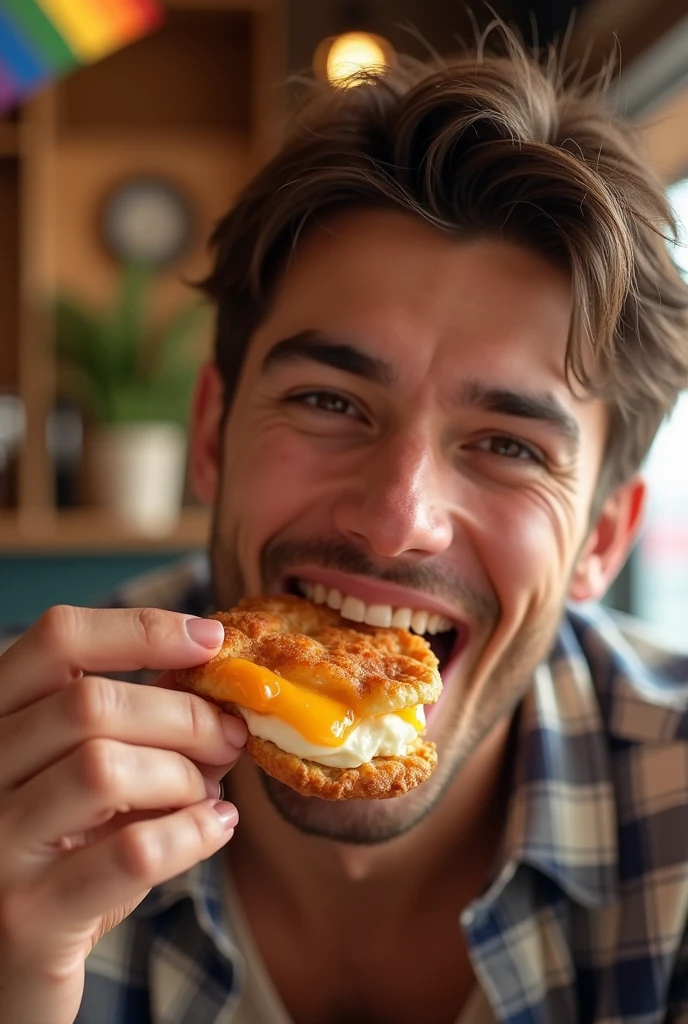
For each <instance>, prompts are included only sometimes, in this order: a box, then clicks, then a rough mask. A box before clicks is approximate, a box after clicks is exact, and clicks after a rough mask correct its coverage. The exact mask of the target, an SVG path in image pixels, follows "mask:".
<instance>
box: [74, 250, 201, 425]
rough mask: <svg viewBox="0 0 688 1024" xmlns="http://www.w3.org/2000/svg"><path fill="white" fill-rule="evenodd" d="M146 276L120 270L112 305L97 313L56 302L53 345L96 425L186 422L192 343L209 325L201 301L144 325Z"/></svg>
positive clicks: (192, 372)
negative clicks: (161, 320)
mask: <svg viewBox="0 0 688 1024" xmlns="http://www.w3.org/2000/svg"><path fill="white" fill-rule="evenodd" d="M152 281H153V277H152V272H151V270H150V269H148V268H145V267H141V266H136V265H132V266H127V267H124V268H123V269H122V273H121V276H120V280H119V284H118V289H117V293H116V295H115V299H114V301H113V302H112V304H111V305H110V306H109V307H108V308H106V309H105V310H104V311H103V312H102V313H98V312H95V311H92V310H90V309H88V308H87V307H85V306H81V305H79V304H78V303H77V302H76V301H74V300H72V299H70V298H68V297H66V296H60V297H59V298H58V299H57V301H56V304H55V327H56V335H55V344H56V351H57V354H58V359H59V362H60V365H61V367H62V370H63V371H64V372H63V373H62V376H63V379H66V380H67V382H68V388H69V390H70V392H71V394H72V396H73V397H74V398H75V399H76V400H77V401H78V402H79V403H80V404H81V405H82V406H83V407H84V409H85V410H87V411H88V412H89V413H90V414H91V415H93V416H94V417H95V418H96V419H97V420H99V421H100V422H108V423H113V422H117V423H122V422H131V421H154V420H158V421H161V420H162V421H165V422H174V423H180V424H182V425H183V424H185V422H186V418H187V414H188V409H189V403H190V399H191V392H192V389H193V385H194V380H195V376H196V367H197V363H198V359H197V357H196V355H195V353H194V352H193V346H192V341H193V339H194V336H195V335H196V334H197V332H198V331H199V330H200V329H201V328H202V326H203V325H204V323H206V322H207V320H208V316H209V311H208V309H207V307H204V306H203V305H202V304H200V303H193V304H191V305H187V306H184V307H183V308H182V309H180V310H177V311H176V312H175V313H174V314H173V315H172V316H170V317H169V318H168V320H167V321H166V322H164V323H163V324H162V325H160V326H158V325H155V324H150V323H149V322H148V300H149V296H150V293H151V287H152Z"/></svg>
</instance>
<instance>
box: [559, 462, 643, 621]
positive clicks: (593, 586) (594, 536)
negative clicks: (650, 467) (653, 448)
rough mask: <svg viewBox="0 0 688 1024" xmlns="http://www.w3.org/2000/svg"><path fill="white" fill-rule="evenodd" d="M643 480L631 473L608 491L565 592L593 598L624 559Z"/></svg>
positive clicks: (637, 519) (634, 527)
mask: <svg viewBox="0 0 688 1024" xmlns="http://www.w3.org/2000/svg"><path fill="white" fill-rule="evenodd" d="M644 503H645V483H644V482H643V480H642V479H641V478H640V477H639V476H635V477H633V478H632V479H631V480H628V481H627V482H626V483H624V484H622V485H621V486H620V487H618V488H617V489H616V490H615V491H613V492H612V494H610V495H609V497H608V498H607V500H606V501H605V503H604V505H603V506H602V510H601V512H600V514H599V516H598V518H597V521H596V522H595V524H594V525H593V527H592V529H591V530H590V533H589V535H588V537H587V539H586V541H585V544H584V545H583V549H582V551H581V552H580V554H579V556H578V562H577V563H576V567H575V569H574V572H573V576H572V578H571V584H570V587H569V596H570V597H571V598H572V599H573V600H574V601H596V600H598V599H599V598H601V597H602V596H603V595H604V594H605V593H606V591H607V589H608V588H609V586H610V585H611V583H612V581H613V580H614V578H615V576H616V575H617V573H619V572H620V571H621V568H622V566H623V564H624V562H625V561H626V558H627V556H628V553H629V551H630V550H631V548H632V546H633V542H634V540H635V538H636V535H637V533H638V529H639V527H640V524H641V522H642V513H643V506H644Z"/></svg>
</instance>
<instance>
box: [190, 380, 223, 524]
mask: <svg viewBox="0 0 688 1024" xmlns="http://www.w3.org/2000/svg"><path fill="white" fill-rule="evenodd" d="M224 393H225V389H224V384H223V382H222V378H221V377H220V373H219V371H218V368H217V366H216V365H215V363H207V364H206V365H205V366H203V367H202V368H201V372H200V374H199V376H198V381H197V384H196V391H195V394H194V400H193V405H192V411H191V426H190V441H189V480H190V483H191V486H192V488H193V491H194V494H195V495H196V497H197V498H198V499H199V501H202V502H203V503H204V504H206V505H210V504H212V503H213V502H214V500H215V495H216V492H217V485H218V480H219V479H220V462H221V456H222V444H221V438H220V432H221V430H222V423H223V412H224Z"/></svg>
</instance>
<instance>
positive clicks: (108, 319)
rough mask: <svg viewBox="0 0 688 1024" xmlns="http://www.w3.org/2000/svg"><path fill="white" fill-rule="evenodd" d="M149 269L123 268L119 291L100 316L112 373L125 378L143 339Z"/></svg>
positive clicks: (133, 370) (139, 354) (135, 362)
mask: <svg viewBox="0 0 688 1024" xmlns="http://www.w3.org/2000/svg"><path fill="white" fill-rule="evenodd" d="M150 284H151V271H150V270H149V269H148V268H147V267H144V266H142V265H140V264H136V263H132V264H128V265H126V266H125V267H124V268H123V269H122V274H121V277H120V283H119V290H118V294H117V295H116V297H115V301H114V303H113V305H112V308H111V309H110V310H109V311H108V313H107V314H106V315H105V317H104V318H103V326H102V344H103V348H104V351H105V353H106V358H107V360H108V362H109V364H110V366H111V367H112V371H111V372H112V373H113V374H114V376H115V378H116V379H118V380H122V381H126V380H128V379H130V378H132V377H133V376H135V374H136V370H137V366H138V364H139V363H140V361H141V360H142V357H143V351H144V348H145V338H146V307H147V304H148V303H147V299H148V293H149V289H150Z"/></svg>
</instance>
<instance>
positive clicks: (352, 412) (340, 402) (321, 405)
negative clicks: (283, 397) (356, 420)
mask: <svg viewBox="0 0 688 1024" xmlns="http://www.w3.org/2000/svg"><path fill="white" fill-rule="evenodd" d="M288 401H289V402H294V403H295V404H299V405H305V406H307V407H309V408H311V409H317V410H318V411H320V412H327V413H334V414H335V415H337V416H354V417H358V415H359V413H358V410H357V408H356V406H355V405H354V404H353V402H351V401H350V400H349V399H348V398H345V397H344V396H343V395H339V394H337V392H336V391H307V392H304V393H302V394H300V395H291V396H290V397H289V399H288Z"/></svg>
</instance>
